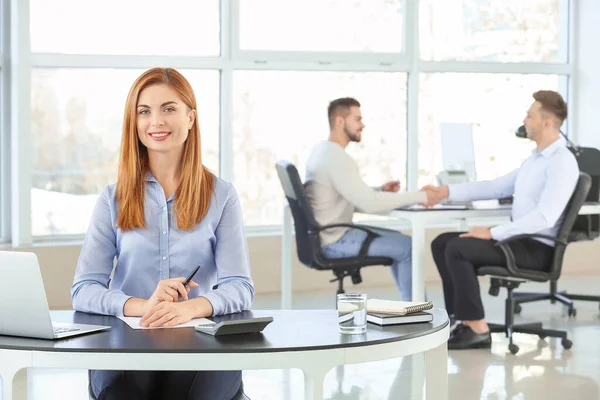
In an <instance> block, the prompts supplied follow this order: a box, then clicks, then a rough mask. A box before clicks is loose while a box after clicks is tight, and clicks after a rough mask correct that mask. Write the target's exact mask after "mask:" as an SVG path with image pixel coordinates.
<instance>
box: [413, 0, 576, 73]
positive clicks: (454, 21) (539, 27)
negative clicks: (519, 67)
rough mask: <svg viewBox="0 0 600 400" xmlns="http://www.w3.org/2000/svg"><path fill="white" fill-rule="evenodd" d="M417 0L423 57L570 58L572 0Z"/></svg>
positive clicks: (501, 60)
mask: <svg viewBox="0 0 600 400" xmlns="http://www.w3.org/2000/svg"><path fill="white" fill-rule="evenodd" d="M419 4H420V8H419V28H420V34H419V40H420V42H421V43H420V45H421V58H423V59H425V60H434V61H441V60H479V61H496V62H522V61H529V62H566V61H567V59H566V55H567V48H566V43H567V42H568V41H567V40H566V35H568V29H569V27H568V18H567V14H568V0H528V1H522V0H502V1H497V0H444V1H438V0H421V1H420V2H419ZM560 43H564V46H561V45H560ZM563 47H564V48H563Z"/></svg>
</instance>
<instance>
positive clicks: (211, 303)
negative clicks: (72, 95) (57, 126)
mask: <svg viewBox="0 0 600 400" xmlns="http://www.w3.org/2000/svg"><path fill="white" fill-rule="evenodd" d="M243 225H244V224H243V220H242V210H241V207H240V203H239V199H238V196H237V193H236V191H235V189H234V188H233V186H232V185H231V184H230V183H227V182H225V181H223V180H221V179H219V178H217V177H215V176H214V175H213V174H212V173H211V172H210V171H209V170H208V169H207V168H206V167H205V166H204V165H203V164H202V152H201V142H200V129H199V126H198V114H197V111H196V98H195V95H194V92H193V90H192V87H191V86H190V84H189V82H188V81H187V80H186V79H185V78H184V77H183V76H182V75H181V74H180V73H179V72H177V71H176V70H174V69H172V68H153V69H150V70H148V71H146V72H144V73H143V74H142V75H141V76H140V77H139V78H138V79H137V80H136V81H135V82H134V83H133V86H132V87H131V90H130V91H129V95H128V97H127V103H126V105H125V116H124V121H123V137H122V142H121V156H120V162H119V173H118V178H117V183H116V184H113V185H110V186H108V187H107V188H106V189H104V191H103V192H102V193H101V194H100V196H99V198H98V201H97V203H96V207H95V209H94V212H93V215H92V219H91V222H90V226H89V228H88V231H87V234H86V236H85V240H84V244H83V247H82V250H81V254H80V256H79V261H78V264H77V270H76V272H75V278H74V282H73V286H72V288H71V296H72V300H73V308H74V309H75V310H78V311H84V312H91V313H96V314H105V315H115V316H135V317H142V319H141V320H140V323H141V324H142V325H143V326H148V327H158V326H165V327H169V326H174V325H178V324H181V323H185V322H187V321H189V320H190V319H192V318H200V317H210V316H213V315H221V314H229V313H234V312H239V311H243V310H247V309H249V308H250V305H251V304H252V300H253V297H254V286H253V283H252V279H251V278H250V265H249V260H248V251H247V246H246V238H245V235H244V231H243ZM115 258H116V263H115ZM197 265H200V266H201V268H200V270H199V271H198V272H197V273H196V275H195V277H194V280H193V281H191V282H190V283H189V285H188V286H184V285H183V282H184V280H185V278H184V277H185V276H187V275H188V274H189V273H190V272H191V271H193V270H194V268H195V267H196V266H197ZM113 266H114V272H113ZM111 273H113V276H112V278H111ZM180 300H181V301H180ZM90 383H91V389H92V391H93V392H94V395H95V396H96V397H97V398H98V399H127V400H134V399H167V398H168V399H176V398H181V399H211V400H212V399H226V400H229V399H231V398H232V397H234V395H235V394H236V393H237V392H238V391H241V390H242V389H241V371H201V372H194V371H189V372H188V371H181V372H162V371H91V382H90Z"/></svg>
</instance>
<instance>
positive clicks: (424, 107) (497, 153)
mask: <svg viewBox="0 0 600 400" xmlns="http://www.w3.org/2000/svg"><path fill="white" fill-rule="evenodd" d="M420 85H421V86H420V96H419V102H420V103H419V187H422V186H423V185H426V184H430V183H436V175H437V174H438V173H439V172H440V171H442V148H441V138H440V124H442V123H448V122H449V123H471V124H476V125H475V126H474V127H473V131H474V133H473V138H474V139H473V142H474V152H475V168H476V172H477V179H478V180H485V179H493V178H496V177H499V176H501V175H504V174H506V173H509V172H510V171H512V170H514V169H515V168H518V167H519V166H520V165H521V163H522V162H523V161H524V160H525V159H526V158H527V157H528V156H529V155H531V150H532V149H533V148H534V147H535V146H534V144H533V142H531V141H530V140H528V139H519V138H517V137H516V136H515V134H514V132H515V130H516V129H517V128H518V127H519V126H521V125H522V124H523V119H524V118H525V115H526V113H527V109H528V108H529V106H530V105H531V103H532V102H533V101H534V100H533V98H532V97H531V95H532V94H533V92H535V91H537V90H541V89H547V90H558V87H559V77H558V76H557V75H518V74H459V73H436V74H422V75H421V80H420Z"/></svg>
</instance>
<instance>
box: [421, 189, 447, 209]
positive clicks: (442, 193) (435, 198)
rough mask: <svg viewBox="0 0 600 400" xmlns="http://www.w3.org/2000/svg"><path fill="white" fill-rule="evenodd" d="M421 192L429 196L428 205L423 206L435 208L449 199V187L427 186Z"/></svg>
mask: <svg viewBox="0 0 600 400" xmlns="http://www.w3.org/2000/svg"><path fill="white" fill-rule="evenodd" d="M421 191H423V192H425V194H426V195H427V203H424V204H422V205H423V206H425V207H433V206H434V205H436V204H438V203H440V202H442V201H444V200H446V199H447V198H448V186H433V185H427V186H423V187H422V188H421Z"/></svg>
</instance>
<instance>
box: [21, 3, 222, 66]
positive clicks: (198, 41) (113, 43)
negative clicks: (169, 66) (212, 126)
mask: <svg viewBox="0 0 600 400" xmlns="http://www.w3.org/2000/svg"><path fill="white" fill-rule="evenodd" d="M30 4H31V9H30V15H31V17H30V21H31V28H30V31H31V51H32V52H34V53H64V54H118V55H120V54H125V55H128V54H131V55H179V56H216V55H219V53H220V46H219V30H220V28H219V24H220V19H219V18H220V17H219V15H220V10H219V1H218V0H202V1H194V0H171V1H168V2H165V1H161V0H125V1H122V0H121V1H120V0H102V1H81V0H52V1H48V0H30Z"/></svg>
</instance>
